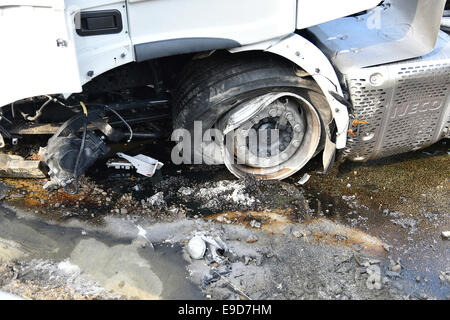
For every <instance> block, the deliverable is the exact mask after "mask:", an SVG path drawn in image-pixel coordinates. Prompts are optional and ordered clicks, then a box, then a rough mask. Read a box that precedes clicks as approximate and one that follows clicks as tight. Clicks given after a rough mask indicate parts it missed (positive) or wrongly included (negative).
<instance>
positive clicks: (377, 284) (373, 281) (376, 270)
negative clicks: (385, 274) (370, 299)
mask: <svg viewBox="0 0 450 320" xmlns="http://www.w3.org/2000/svg"><path fill="white" fill-rule="evenodd" d="M366 272H367V273H368V274H369V278H367V281H366V286H367V288H368V289H370V290H373V289H376V290H380V289H381V286H382V284H381V270H380V267H379V266H377V265H369V266H368V267H367V269H366Z"/></svg>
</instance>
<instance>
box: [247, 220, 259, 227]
mask: <svg viewBox="0 0 450 320" xmlns="http://www.w3.org/2000/svg"><path fill="white" fill-rule="evenodd" d="M250 226H251V227H252V228H256V229H260V228H261V222H259V221H256V220H252V221H250Z"/></svg>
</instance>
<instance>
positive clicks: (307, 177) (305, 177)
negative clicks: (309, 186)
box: [297, 173, 311, 185]
mask: <svg viewBox="0 0 450 320" xmlns="http://www.w3.org/2000/svg"><path fill="white" fill-rule="evenodd" d="M309 178H311V176H310V175H309V174H307V173H305V174H304V175H303V177H302V178H301V179H300V180H298V182H297V183H298V184H301V185H304V184H305V183H307V182H308V180H309Z"/></svg>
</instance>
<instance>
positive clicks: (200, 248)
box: [187, 236, 206, 260]
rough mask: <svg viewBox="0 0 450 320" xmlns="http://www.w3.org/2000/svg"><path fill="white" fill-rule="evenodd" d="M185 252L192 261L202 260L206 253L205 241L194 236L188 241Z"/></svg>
mask: <svg viewBox="0 0 450 320" xmlns="http://www.w3.org/2000/svg"><path fill="white" fill-rule="evenodd" d="M187 250H188V252H189V255H190V256H191V258H192V259H195V260H199V259H202V258H203V256H204V255H205V251H206V244H205V241H203V239H202V238H201V237H199V236H195V237H193V238H192V239H191V240H189V242H188V245H187Z"/></svg>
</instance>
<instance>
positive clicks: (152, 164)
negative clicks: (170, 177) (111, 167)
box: [117, 152, 163, 177]
mask: <svg viewBox="0 0 450 320" xmlns="http://www.w3.org/2000/svg"><path fill="white" fill-rule="evenodd" d="M117 155H118V156H119V157H121V158H123V159H126V160H128V161H129V162H130V163H131V164H132V165H133V167H135V168H136V172H137V173H139V174H141V175H143V176H146V177H152V176H153V175H154V174H155V171H156V170H159V169H161V168H162V166H163V163H162V162H159V161H158V160H156V159H153V158H151V157H149V156H145V155H143V154H138V155H136V156H129V155H127V154H125V153H123V152H118V153H117Z"/></svg>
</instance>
